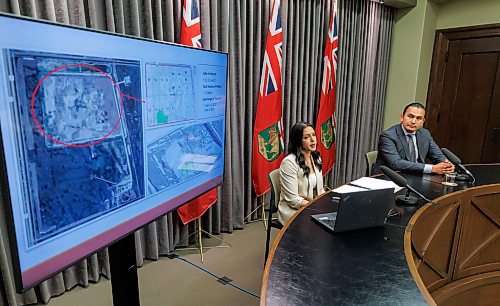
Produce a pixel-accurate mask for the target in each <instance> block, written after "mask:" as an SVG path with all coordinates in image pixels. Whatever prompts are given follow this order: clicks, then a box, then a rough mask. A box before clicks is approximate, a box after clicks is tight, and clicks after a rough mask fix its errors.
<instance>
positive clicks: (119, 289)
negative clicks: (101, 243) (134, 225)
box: [108, 233, 140, 306]
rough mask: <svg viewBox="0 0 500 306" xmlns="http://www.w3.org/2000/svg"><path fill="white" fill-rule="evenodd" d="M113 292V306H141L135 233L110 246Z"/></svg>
mask: <svg viewBox="0 0 500 306" xmlns="http://www.w3.org/2000/svg"><path fill="white" fill-rule="evenodd" d="M108 251H109V265H110V268H111V291H112V292H113V305H114V306H122V305H130V306H132V305H134V306H135V305H137V306H139V305H140V302H139V282H138V279H137V263H136V259H135V238H134V233H131V234H129V235H128V236H126V237H124V238H122V239H121V240H119V241H117V242H115V243H114V244H112V245H110V246H109V248H108Z"/></svg>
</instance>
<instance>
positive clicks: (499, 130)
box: [426, 25, 500, 163]
mask: <svg viewBox="0 0 500 306" xmlns="http://www.w3.org/2000/svg"><path fill="white" fill-rule="evenodd" d="M426 120H427V121H426V127H427V128H428V129H429V130H430V131H431V133H432V135H433V137H434V139H435V140H436V142H437V143H438V144H439V145H440V146H441V147H446V148H449V149H450V150H451V151H452V152H454V153H455V154H456V155H457V156H458V157H460V158H461V160H462V162H463V163H493V162H500V25H490V26H479V27H469V28H460V29H452V30H442V31H437V33H436V41H435V45H434V54H433V65H432V68H431V77H430V81H429V91H428V97H427V114H426Z"/></svg>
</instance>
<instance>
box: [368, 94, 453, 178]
mask: <svg viewBox="0 0 500 306" xmlns="http://www.w3.org/2000/svg"><path fill="white" fill-rule="evenodd" d="M424 121H425V107H424V106H423V105H422V104H420V103H417V102H414V103H410V104H408V105H407V106H406V107H405V108H404V110H403V113H402V114H401V116H400V122H401V123H400V124H396V125H394V126H392V127H390V128H389V129H387V130H385V131H384V132H383V133H382V134H381V135H380V138H379V141H378V155H377V162H376V163H375V164H374V166H373V172H374V173H380V166H387V167H389V168H391V169H392V170H400V171H409V172H418V173H439V174H444V173H449V172H453V171H454V170H455V166H454V165H453V164H452V163H450V162H449V161H448V160H447V159H446V157H445V156H444V155H443V153H442V152H441V149H440V148H439V147H438V145H437V144H436V143H435V142H434V140H433V139H432V136H431V134H430V133H429V131H428V130H427V129H424V128H422V125H423V124H424ZM426 158H428V159H430V160H431V162H432V164H426V163H425V160H426Z"/></svg>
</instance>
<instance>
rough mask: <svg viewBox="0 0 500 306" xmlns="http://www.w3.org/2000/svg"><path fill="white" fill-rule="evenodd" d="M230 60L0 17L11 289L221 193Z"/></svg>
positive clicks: (0, 116) (0, 114) (0, 115)
mask: <svg viewBox="0 0 500 306" xmlns="http://www.w3.org/2000/svg"><path fill="white" fill-rule="evenodd" d="M226 81H227V54H224V53H219V52H210V51H205V50H200V49H193V48H187V47H184V46H179V45H174V44H166V43H159V42H154V41H151V40H144V39H137V38H132V37H126V36H119V35H112V34H108V33H104V32H96V31H90V30H85V29H81V28H75V27H68V26H60V25H56V24H52V23H46V22H40V21H34V20H30V19H25V18H17V17H13V16H9V15H0V128H1V137H2V147H3V155H2V156H3V158H4V163H3V167H4V169H3V170H4V171H3V180H2V182H1V184H2V187H3V191H4V192H5V193H4V202H5V203H4V204H5V205H7V207H8V209H7V210H8V211H9V216H10V217H9V220H10V223H11V226H10V227H11V233H10V237H11V239H10V240H11V241H10V242H11V246H12V253H13V257H14V258H13V260H14V270H15V274H16V282H17V287H18V290H20V291H22V290H24V289H26V288H29V287H31V286H34V285H36V284H37V283H39V282H40V281H42V280H43V279H46V278H48V277H49V276H51V275H53V274H54V273H56V272H58V271H60V270H61V269H63V268H65V267H67V266H69V265H71V264H72V263H74V262H76V261H77V260H79V259H81V258H83V257H85V256H86V255H88V254H90V253H92V252H95V251H96V250H98V249H100V248H102V247H104V246H106V245H108V244H110V243H112V242H113V241H115V240H117V239H119V238H120V237H123V236H124V235H126V234H127V233H129V232H131V231H133V230H135V229H137V228H139V227H141V226H142V225H144V224H145V223H148V222H150V221H152V220H154V219H155V218H158V217H160V216H162V215H163V214H165V213H167V212H169V211H171V210H173V209H175V208H176V207H178V206H180V205H182V204H183V203H185V202H187V201H188V200H190V199H193V198H194V197H196V196H198V195H200V194H202V193H204V192H206V191H207V190H209V189H211V188H214V187H215V186H217V185H220V184H221V183H222V177H223V169H224V135H225V109H226Z"/></svg>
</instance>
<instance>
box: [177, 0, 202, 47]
mask: <svg viewBox="0 0 500 306" xmlns="http://www.w3.org/2000/svg"><path fill="white" fill-rule="evenodd" d="M181 44H183V45H186V46H191V47H195V48H201V47H202V45H201V26H200V6H199V2H198V0H184V7H183V9H182V26H181Z"/></svg>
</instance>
